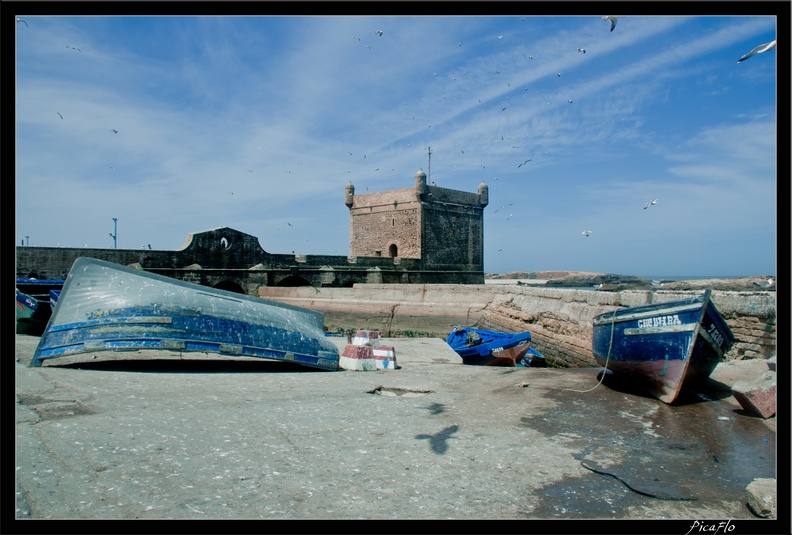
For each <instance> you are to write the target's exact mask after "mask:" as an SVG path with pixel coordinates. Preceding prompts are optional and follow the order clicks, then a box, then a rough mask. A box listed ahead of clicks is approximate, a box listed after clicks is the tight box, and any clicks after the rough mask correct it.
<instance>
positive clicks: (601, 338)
mask: <svg viewBox="0 0 792 535" xmlns="http://www.w3.org/2000/svg"><path fill="white" fill-rule="evenodd" d="M733 343H734V334H732V331H731V329H729V326H728V325H727V324H726V321H725V320H724V319H723V316H721V314H720V312H719V311H718V309H717V308H716V307H715V304H714V303H713V302H712V292H711V290H707V291H706V292H705V293H704V294H703V295H700V296H697V297H691V298H687V299H683V300H679V301H672V302H667V303H653V304H649V305H642V306H636V307H627V308H622V309H616V310H615V311H613V312H606V313H605V314H600V315H598V316H596V317H595V318H594V320H593V337H592V350H593V353H594V358H595V359H596V360H597V363H598V364H600V365H601V366H604V367H605V369H606V370H609V371H610V372H612V373H613V374H614V375H619V376H620V377H623V378H628V379H635V384H638V385H641V386H642V387H643V388H644V389H645V391H646V393H648V394H649V395H651V396H653V397H656V398H658V399H659V400H661V401H663V402H665V403H668V404H671V403H674V402H675V401H676V400H677V398H678V396H679V394H680V392H681V391H682V390H683V389H685V388H688V387H690V386H693V385H696V384H700V383H701V382H703V381H705V380H706V379H708V378H709V376H710V374H712V372H713V370H714V369H715V367H716V366H717V365H718V363H719V362H721V360H722V359H723V355H724V354H725V353H726V352H727V351H728V350H729V348H731V346H732V344H733Z"/></svg>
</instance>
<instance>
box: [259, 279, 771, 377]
mask: <svg viewBox="0 0 792 535" xmlns="http://www.w3.org/2000/svg"><path fill="white" fill-rule="evenodd" d="M258 293H259V296H260V297H262V298H265V299H271V300H274V301H279V302H284V303H288V304H292V305H297V306H301V307H305V308H310V309H313V310H318V311H320V312H323V313H324V314H325V326H326V328H327V329H328V330H329V331H346V332H349V331H355V330H357V329H372V330H380V331H382V332H383V336H388V337H397V336H424V337H443V338H445V336H447V335H448V333H449V332H450V330H451V328H452V327H453V325H454V324H455V323H458V324H460V325H469V326H477V327H481V328H489V329H495V330H503V331H509V332H520V331H525V330H527V331H530V332H531V335H532V338H533V347H535V348H536V349H537V350H538V351H540V352H541V353H542V354H544V355H545V357H546V358H547V360H548V362H549V363H550V364H552V365H555V366H561V367H580V366H594V365H596V362H595V361H594V357H593V355H592V352H591V337H592V320H593V319H594V317H595V316H597V315H599V314H603V313H606V312H609V311H613V310H614V309H616V308H619V307H626V306H638V305H644V304H649V303H658V302H666V301H675V300H678V299H683V298H686V297H691V296H695V295H700V294H701V293H702V292H701V291H668V290H654V291H653V290H624V291H620V292H603V291H590V290H575V289H560V288H541V287H532V286H518V285H513V284H510V285H501V284H483V285H456V284H356V285H354V287H352V288H313V287H296V288H281V287H260V288H259V291H258ZM712 300H713V302H714V303H715V305H716V306H717V307H718V310H719V311H720V312H721V314H722V315H723V317H724V319H725V320H726V322H727V323H728V325H729V327H730V328H731V330H732V332H733V333H734V336H735V344H734V346H733V347H732V349H731V350H730V351H729V352H728V353H727V354H726V360H742V359H767V358H770V357H771V356H773V355H775V353H776V295H775V292H766V291H752V292H738V291H718V290H716V291H713V293H712Z"/></svg>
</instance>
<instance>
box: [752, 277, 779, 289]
mask: <svg viewBox="0 0 792 535" xmlns="http://www.w3.org/2000/svg"><path fill="white" fill-rule="evenodd" d="M773 282H774V281H773V279H767V280H766V281H761V282H754V284H756V285H757V286H761V287H762V288H768V287H770V286H772V285H773Z"/></svg>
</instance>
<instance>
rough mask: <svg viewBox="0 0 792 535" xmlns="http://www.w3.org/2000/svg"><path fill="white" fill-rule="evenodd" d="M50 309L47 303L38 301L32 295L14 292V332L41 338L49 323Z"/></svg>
mask: <svg viewBox="0 0 792 535" xmlns="http://www.w3.org/2000/svg"><path fill="white" fill-rule="evenodd" d="M50 314H51V309H50V305H49V303H47V302H45V301H40V300H39V299H36V298H35V297H33V296H32V295H28V294H26V293H24V292H20V291H19V288H17V290H16V332H17V334H28V335H31V336H41V333H43V332H44V328H45V327H46V326H47V321H49V318H50Z"/></svg>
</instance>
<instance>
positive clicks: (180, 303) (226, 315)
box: [31, 257, 339, 370]
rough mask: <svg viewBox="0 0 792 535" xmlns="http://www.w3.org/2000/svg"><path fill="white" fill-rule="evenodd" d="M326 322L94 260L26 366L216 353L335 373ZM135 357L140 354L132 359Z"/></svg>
mask: <svg viewBox="0 0 792 535" xmlns="http://www.w3.org/2000/svg"><path fill="white" fill-rule="evenodd" d="M323 321H324V314H322V313H321V312H316V311H312V310H307V309H304V308H300V307H295V306H291V305H286V304H283V303H278V302H275V301H268V300H265V299H260V298H256V297H251V296H246V295H242V294H237V293H234V292H229V291H225V290H218V289H215V288H210V287H208V286H201V285H197V284H192V283H188V282H184V281H180V280H177V279H174V278H170V277H165V276H162V275H158V274H155V273H150V272H147V271H143V270H139V269H132V268H129V267H126V266H121V265H119V264H114V263H111V262H106V261H104V260H98V259H94V258H83V257H81V258H78V259H77V260H76V261H75V262H74V265H73V266H72V268H71V271H70V272H69V276H68V277H67V278H66V282H65V284H64V285H63V289H62V290H61V292H60V295H59V296H58V299H57V306H56V307H55V309H54V311H53V313H52V317H51V318H50V321H49V323H48V324H47V328H46V330H45V331H44V333H43V334H42V337H41V341H40V342H39V345H38V347H37V348H36V352H35V354H34V356H33V359H32V362H31V366H41V365H42V363H43V362H45V361H54V360H56V359H58V358H61V357H67V356H73V355H80V354H85V353H91V354H95V353H97V352H102V351H110V352H126V353H125V354H124V358H129V359H132V358H135V357H136V356H138V358H146V356H140V355H141V353H140V352H141V351H142V350H162V351H166V352H171V353H177V354H179V355H182V354H184V353H190V352H200V353H216V354H219V355H222V356H228V357H240V358H244V357H254V358H263V359H269V360H279V361H288V362H293V363H297V364H301V365H305V366H309V367H313V368H319V369H323V370H336V369H338V361H339V355H338V348H337V347H336V346H335V344H333V343H332V341H330V340H329V339H328V338H327V337H326V336H325V334H324V330H323ZM135 352H138V353H135Z"/></svg>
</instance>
